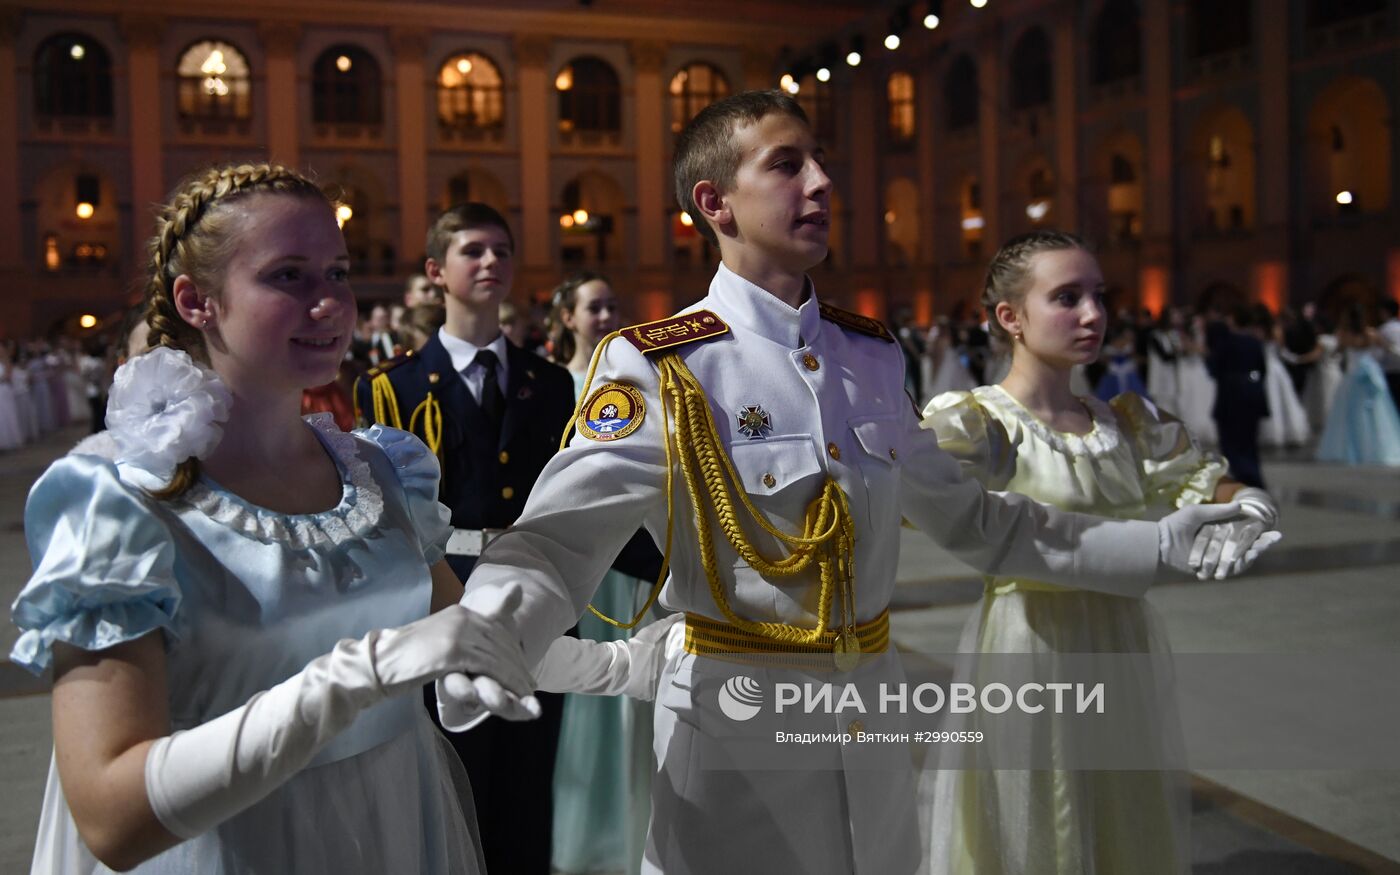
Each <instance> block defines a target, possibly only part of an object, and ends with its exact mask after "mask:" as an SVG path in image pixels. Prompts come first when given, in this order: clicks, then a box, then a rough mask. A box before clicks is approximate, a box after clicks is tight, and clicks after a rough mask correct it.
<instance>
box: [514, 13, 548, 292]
mask: <svg viewBox="0 0 1400 875" xmlns="http://www.w3.org/2000/svg"><path fill="white" fill-rule="evenodd" d="M552 45H553V43H552V40H551V39H550V37H548V36H545V35H543V34H519V35H517V36H516V38H515V61H516V79H517V81H518V82H519V88H520V92H519V94H518V95H517V99H516V105H517V106H518V107H519V114H520V224H521V226H522V227H521V231H522V233H521V235H520V238H521V240H522V241H523V248H524V253H523V254H524V258H523V259H522V263H523V264H524V266H525V272H526V276H525V277H524V280H525V282H526V283H529V284H530V285H532V286H533V285H539V284H540V283H543V282H547V281H548V275H549V274H550V273H551V272H552V268H553V265H554V251H553V250H554V245H553V241H554V229H553V227H552V224H551V223H552V222H553V221H554V217H553V216H551V215H550V211H549V202H550V191H549V188H550V176H549V144H550V135H549V108H550V106H552V105H553V101H554V89H553V87H552V85H553V83H551V82H550V81H549V56H550V50H551V48H552ZM533 276H538V277H539V279H531V277H533Z"/></svg>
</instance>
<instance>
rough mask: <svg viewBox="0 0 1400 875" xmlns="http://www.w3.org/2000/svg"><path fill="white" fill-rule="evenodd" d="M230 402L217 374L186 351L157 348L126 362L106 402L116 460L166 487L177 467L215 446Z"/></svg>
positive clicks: (207, 453)
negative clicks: (151, 476) (139, 470)
mask: <svg viewBox="0 0 1400 875" xmlns="http://www.w3.org/2000/svg"><path fill="white" fill-rule="evenodd" d="M232 402H233V396H232V395H230V394H229V391H228V388H227V387H226V386H224V384H223V381H222V380H220V379H219V375H218V374H216V373H214V372H213V371H212V370H210V369H208V368H204V367H201V366H200V365H199V364H197V363H196V362H195V361H194V359H192V358H190V355H189V353H187V352H185V351H184V350H179V349H171V348H170V347H168V346H158V347H156V348H155V349H153V350H150V351H149V352H146V353H143V354H141V355H138V356H135V357H133V358H131V359H128V360H127V362H126V364H124V365H122V366H121V367H119V368H117V373H116V375H115V376H114V377H113V379H112V390H111V393H110V394H109V395H108V400H107V431H108V432H109V433H110V434H111V436H112V440H113V441H115V442H116V445H117V459H118V460H119V461H122V462H125V463H127V464H130V465H134V466H136V467H138V468H141V469H143V470H145V471H147V472H149V473H150V474H152V475H153V476H155V477H157V478H159V479H160V481H161V482H162V483H169V482H170V480H171V478H172V477H173V476H174V475H175V468H176V466H178V465H179V464H180V463H181V462H183V461H185V460H186V459H188V458H190V457H191V456H193V457H194V458H197V459H202V458H204V457H205V456H207V455H209V453H211V452H212V451H213V450H214V448H215V447H217V446H218V445H219V440H220V439H221V438H222V437H223V435H224V429H223V425H222V423H223V422H224V420H226V419H228V409H229V405H230V404H231V403H232Z"/></svg>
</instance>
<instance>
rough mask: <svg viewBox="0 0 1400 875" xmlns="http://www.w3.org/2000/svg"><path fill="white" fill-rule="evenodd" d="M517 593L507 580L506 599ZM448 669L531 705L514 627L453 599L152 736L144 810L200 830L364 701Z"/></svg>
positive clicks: (307, 753) (292, 768)
mask: <svg viewBox="0 0 1400 875" xmlns="http://www.w3.org/2000/svg"><path fill="white" fill-rule="evenodd" d="M520 595H521V594H520V589H519V587H512V588H511V593H510V594H509V599H511V600H513V601H514V604H515V606H518V605H519V603H520ZM454 671H466V672H471V673H473V674H475V675H478V676H489V677H493V678H495V679H497V680H498V681H499V682H500V684H501V685H503V686H504V688H505V689H507V690H509V691H511V693H512V694H514V695H516V696H520V697H522V698H521V699H520V700H519V701H520V702H521V703H523V707H525V708H527V709H528V708H530V707H533V711H534V714H536V715H537V714H538V713H539V704H538V702H536V701H535V699H534V697H533V696H531V695H530V692H531V690H532V689H533V686H534V685H533V683H532V681H531V678H530V673H529V670H528V669H527V668H526V665H525V654H524V652H523V650H522V649H521V646H520V641H519V637H518V636H517V635H516V634H515V630H514V628H513V626H511V624H509V623H503V622H501V620H500V619H499V618H491V617H487V616H483V615H482V614H479V613H476V612H474V611H471V610H468V609H466V608H463V607H461V606H460V605H452V606H451V607H449V608H446V609H444V610H442V611H439V612H437V613H436V614H433V615H431V616H429V617H425V618H423V619H421V620H417V621H415V622H413V623H409V624H408V625H406V626H401V627H399V628H397V629H376V630H374V631H372V632H370V633H369V634H368V635H366V636H365V637H363V638H361V639H359V640H351V639H346V640H344V641H341V642H340V643H338V644H336V646H335V649H333V650H332V651H331V652H330V653H327V654H325V655H323V656H319V657H317V658H316V659H314V660H312V661H311V662H310V663H309V664H308V665H307V666H306V668H304V669H302V670H301V671H300V672H298V673H297V674H295V675H293V676H292V677H290V678H288V679H287V680H285V681H283V682H282V683H280V684H278V685H277V686H275V687H272V688H271V689H269V690H266V691H264V692H261V693H258V694H257V695H255V696H254V697H253V698H252V699H249V700H248V702H247V704H245V705H243V706H242V707H239V708H236V709H234V710H233V711H230V712H229V713H227V714H224V715H223V716H221V717H218V718H215V719H214V720H211V721H209V722H208V723H204V724H202V725H200V726H197V727H195V728H194V729H189V730H184V731H180V732H176V733H174V734H172V735H168V736H166V737H164V738H160V739H157V740H156V742H155V744H153V745H152V746H151V750H150V752H149V753H148V754H147V756H146V772H145V775H146V795H147V797H148V798H149V799H150V803H151V809H152V810H153V811H154V812H155V815H156V817H157V818H159V820H160V822H161V823H162V824H163V825H164V826H165V828H166V829H168V830H169V831H170V832H171V833H173V834H174V835H177V836H179V837H181V838H192V837H193V836H196V835H199V834H200V833H203V832H205V831H206V830H208V829H210V828H212V827H214V826H216V825H217V824H219V823H221V822H222V821H224V820H226V819H228V818H229V817H232V816H233V815H235V814H237V813H238V812H240V811H242V810H243V809H245V808H247V807H248V806H250V805H252V804H253V803H255V802H257V801H258V800H260V799H262V798H263V797H264V796H266V795H267V794H268V793H270V792H272V791H273V790H274V789H276V788H277V787H278V786H280V785H281V784H282V783H283V782H285V781H286V780H287V779H288V778H290V777H292V776H293V775H294V774H296V773H297V772H298V771H299V770H300V769H301V768H302V767H304V766H305V765H306V764H307V763H308V762H309V761H310V760H311V758H312V757H313V756H315V754H316V752H317V751H319V750H320V749H321V748H322V747H324V746H325V745H326V744H327V743H328V742H329V741H330V740H331V739H332V738H334V737H335V736H336V735H337V734H338V733H339V732H340V731H341V730H343V729H345V728H346V727H348V726H349V725H350V724H351V723H352V722H353V721H354V720H355V717H356V716H357V715H358V714H359V713H360V712H361V711H363V710H364V709H366V708H368V707H370V706H371V705H374V704H377V703H378V702H381V701H383V700H384V699H387V698H389V697H391V696H395V695H398V694H400V693H405V692H412V691H416V690H418V689H419V688H420V687H421V686H422V685H423V684H425V683H427V682H428V681H431V680H434V679H436V678H439V677H441V676H442V675H444V674H447V673H448V672H454ZM531 703H533V706H531Z"/></svg>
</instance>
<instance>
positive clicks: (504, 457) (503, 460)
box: [497, 450, 894, 465]
mask: <svg viewBox="0 0 1400 875" xmlns="http://www.w3.org/2000/svg"><path fill="white" fill-rule="evenodd" d="M890 452H891V453H893V452H894V451H893V450H891V451H890ZM497 458H498V459H500V460H501V464H502V465H504V464H505V463H506V462H509V461H510V453H507V452H506V451H505V450H501V454H500V455H499V456H497Z"/></svg>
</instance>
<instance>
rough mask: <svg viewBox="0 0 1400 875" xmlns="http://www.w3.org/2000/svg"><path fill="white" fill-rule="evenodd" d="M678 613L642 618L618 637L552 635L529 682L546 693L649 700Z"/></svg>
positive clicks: (653, 694)
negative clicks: (636, 626)
mask: <svg viewBox="0 0 1400 875" xmlns="http://www.w3.org/2000/svg"><path fill="white" fill-rule="evenodd" d="M683 616H684V615H683V614H672V615H670V616H669V617H664V618H662V619H660V620H657V621H656V622H654V623H648V624H647V625H645V626H643V627H642V628H641V629H638V630H637V634H635V635H633V636H632V637H631V638H629V639H626V640H623V641H588V640H584V639H579V638H568V637H564V638H556V639H555V641H554V643H553V644H551V645H549V650H548V651H547V652H546V653H545V655H544V661H543V662H541V663H540V665H539V667H538V668H536V669H535V687H536V689H540V690H543V691H545V692H547V693H588V694H590V695H595V696H619V695H620V696H629V697H631V698H633V699H641V700H643V701H647V702H649V701H651V700H652V699H655V698H656V688H657V687H658V686H660V684H661V669H662V667H663V666H664V665H665V664H666V655H667V648H666V638H667V634H668V633H669V632H670V631H671V628H672V627H673V626H675V625H676V623H677V622H679V621H680V620H681V618H682V617H683ZM682 628H683V627H682Z"/></svg>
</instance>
